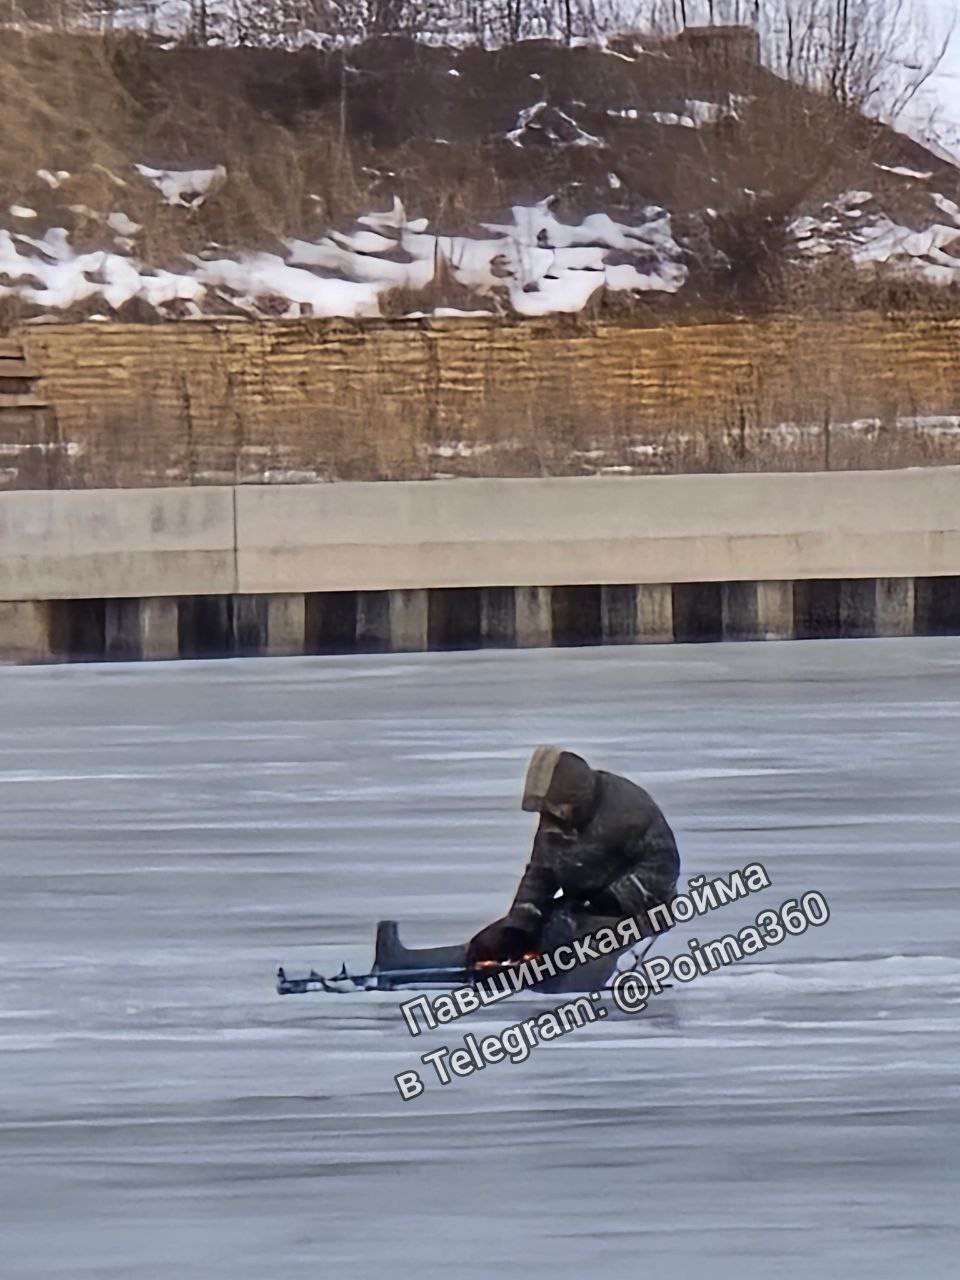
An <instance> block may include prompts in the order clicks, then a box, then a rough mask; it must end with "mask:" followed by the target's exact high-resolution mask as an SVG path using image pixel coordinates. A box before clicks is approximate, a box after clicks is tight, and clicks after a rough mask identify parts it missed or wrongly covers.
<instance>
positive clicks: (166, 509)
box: [0, 486, 237, 600]
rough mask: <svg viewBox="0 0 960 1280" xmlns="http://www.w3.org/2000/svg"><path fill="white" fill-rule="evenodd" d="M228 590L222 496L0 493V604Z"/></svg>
mask: <svg viewBox="0 0 960 1280" xmlns="http://www.w3.org/2000/svg"><path fill="white" fill-rule="evenodd" d="M236 590H237V582H236V531H235V521H234V496H233V490H232V489H231V488H228V487H213V486H210V487H205V488H193V489H189V488H184V489H90V490H85V491H59V492H57V491H53V490H37V491H21V492H16V493H4V494H0V600H65V599H73V600H78V599H97V598H117V597H124V596H127V597H130V596H133V597H142V596H176V595H203V594H208V593H209V594H229V593H230V592H233V591H236Z"/></svg>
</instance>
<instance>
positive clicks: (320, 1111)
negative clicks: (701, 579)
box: [0, 640, 960, 1280]
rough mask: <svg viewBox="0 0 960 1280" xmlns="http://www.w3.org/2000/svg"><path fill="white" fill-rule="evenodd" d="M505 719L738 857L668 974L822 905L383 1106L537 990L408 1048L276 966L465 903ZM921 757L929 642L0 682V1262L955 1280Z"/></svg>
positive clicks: (499, 898) (509, 797) (365, 945)
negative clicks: (729, 895)
mask: <svg viewBox="0 0 960 1280" xmlns="http://www.w3.org/2000/svg"><path fill="white" fill-rule="evenodd" d="M539 742H557V743H560V744H562V745H567V746H570V747H572V748H574V749H576V750H580V751H582V752H583V753H584V754H585V755H586V756H587V757H588V758H589V759H590V760H591V761H593V762H594V763H596V764H599V765H601V766H604V767H607V768H611V769H614V770H623V771H624V772H627V773H630V774H632V775H633V776H634V777H636V778H637V779H638V780H640V781H642V782H644V783H646V784H647V785H648V786H649V787H650V789H651V790H652V791H653V792H654V794H655V795H656V796H657V798H658V799H659V800H660V801H661V803H662V804H663V806H664V808H665V809H666V811H667V813H668V815H669V817H670V818H671V819H672V821H673V823H674V825H675V827H676V829H677V832H678V836H679V839H680V843H681V850H682V853H683V857H684V874H685V876H686V877H689V876H694V875H697V874H698V873H701V872H702V873H705V874H707V875H708V876H709V875H713V874H722V873H725V872H728V871H730V870H732V869H734V868H736V867H739V866H742V865H744V864H745V863H746V862H749V861H752V860H756V859H759V860H760V861H762V862H763V863H764V864H765V865H766V867H767V870H768V872H769V874H770V876H771V878H772V880H773V887H772V888H771V889H768V890H766V891H764V893H763V894H762V895H760V896H758V897H756V898H752V899H750V900H748V901H746V902H738V903H736V904H734V905H730V906H727V907H725V908H723V909H722V910H721V911H718V912H717V913H715V914H714V915H712V916H708V917H706V918H705V919H701V920H699V921H697V922H696V924H695V925H688V926H684V927H683V928H682V929H678V930H677V931H676V932H675V933H673V934H671V935H670V936H669V938H668V939H667V940H666V941H665V942H664V943H662V944H661V946H662V948H663V950H664V951H665V953H666V954H669V955H675V954H677V953H678V952H680V951H682V950H683V949H684V940H685V938H689V937H691V936H698V937H699V938H700V941H701V942H704V941H707V940H709V939H710V938H714V937H718V936H720V935H721V934H723V933H725V932H728V931H729V930H730V929H731V928H736V927H738V926H740V925H742V924H744V923H746V922H747V921H748V920H749V919H750V918H751V917H752V916H753V915H754V914H755V912H756V911H757V910H758V909H759V908H760V907H762V906H773V907H777V906H779V905H780V904H781V903H782V902H783V901H785V900H786V899H788V898H790V897H793V896H797V895H798V894H800V893H802V892H804V891H806V890H810V889H818V890H820V891H821V892H822V893H823V894H824V895H825V896H826V898H827V899H828V901H829V903H830V907H831V910H832V918H831V920H830V922H829V924H827V925H825V926H824V927H822V928H818V929H815V930H811V931H810V932H809V933H808V934H807V935H806V936H804V937H803V938H799V939H796V938H793V939H789V940H787V941H786V942H784V943H783V944H782V945H781V946H779V947H777V948H774V949H772V950H770V951H768V952H767V953H765V954H764V955H763V956H762V957H758V958H757V960H756V961H754V962H752V963H750V964H749V965H748V964H746V963H745V964H743V965H741V966H737V967H735V968H733V969H731V970H726V971H724V972H722V973H720V974H716V975H711V976H707V977H703V978H698V979H697V980H696V981H695V982H693V983H691V984H690V985H688V986H683V987H677V988H675V989H674V990H673V991H671V992H669V993H667V994H665V995H664V996H663V997H662V998H661V999H660V1001H659V1002H657V1003H656V1004H654V1005H653V1006H652V1007H651V1009H650V1010H649V1011H648V1012H647V1013H646V1014H645V1015H643V1016H640V1017H633V1018H625V1017H618V1018H609V1019H607V1020H606V1021H605V1022H600V1023H597V1024H595V1025H593V1026H588V1027H584V1028H583V1029H581V1030H579V1031H575V1032H573V1033H572V1034H570V1035H568V1036H566V1037H565V1038H563V1039H561V1040H557V1041H555V1042H554V1043H552V1044H549V1045H545V1046H542V1047H540V1048H538V1049H537V1050H536V1051H535V1052H534V1053H533V1054H532V1056H531V1058H530V1060H529V1061H527V1062H526V1063H523V1064H522V1065H509V1064H504V1065H499V1066H491V1067H489V1068H487V1069H485V1070H484V1071H483V1072H481V1073H478V1074H476V1075H474V1076H472V1077H470V1078H469V1079H461V1080H455V1081H454V1082H453V1083H452V1084H450V1085H449V1086H447V1087H441V1086H440V1085H439V1084H438V1083H437V1082H436V1080H435V1079H433V1078H431V1074H430V1072H429V1069H422V1070H423V1071H424V1075H425V1078H426V1079H427V1089H426V1091H425V1093H424V1094H423V1095H422V1096H421V1097H420V1098H418V1099H416V1100H412V1101H410V1102H403V1101H401V1099H400V1097H399V1096H398V1094H397V1092H396V1090H395V1087H394V1084H393V1079H392V1077H393V1075H394V1073H396V1072H398V1071H402V1070H405V1069H408V1068H411V1067H417V1066H418V1065H419V1064H418V1062H417V1058H418V1056H419V1054H421V1053H423V1052H425V1051H426V1049H427V1048H428V1047H434V1046H435V1045H437V1044H440V1043H448V1044H452V1043H455V1042H456V1041H457V1039H458V1038H459V1037H461V1036H462V1035H463V1033H464V1031H465V1030H468V1029H469V1030H472V1031H474V1032H478V1031H481V1032H483V1034H486V1033H488V1032H489V1031H493V1030H496V1029H497V1028H498V1027H499V1028H502V1027H503V1026H505V1025H507V1024H508V1023H509V1022H511V1021H516V1019H517V1018H518V1017H521V1016H525V1015H526V1014H527V1012H528V1010H529V1009H530V1007H531V1006H532V1005H536V1001H535V1000H534V998H533V997H529V996H528V997H525V998H523V999H522V1000H521V999H519V998H518V1000H515V1001H513V1002H510V1003H506V1004H500V1005H497V1006H495V1007H493V1008H491V1009H489V1010H486V1011H485V1012H484V1013H483V1015H482V1017H474V1018H472V1019H469V1020H468V1022H467V1024H466V1025H464V1024H462V1023H461V1024H457V1025H456V1026H455V1027H447V1028H446V1029H445V1030H446V1034H445V1035H444V1036H441V1035H440V1034H439V1032H438V1033H428V1034H427V1035H425V1036H423V1037H421V1038H419V1039H416V1040H414V1039H412V1038H411V1037H410V1036H409V1034H408V1033H407V1031H406V1029H405V1027H404V1025H403V1023H402V1021H401V1019H400V1016H399V1012H398V1009H397V1004H398V1001H399V997H397V996H394V995H390V994H387V993H384V994H372V995H367V996H363V995H359V996H351V997H318V996H311V997H302V998H289V999H285V1000H281V999H279V998H278V997H277V996H276V995H275V994H274V992H273V987H272V980H273V971H274V969H275V966H276V964H277V962H278V961H280V960H282V961H284V962H285V963H287V964H289V966H290V967H291V968H298V967H303V966H305V965H307V964H309V963H314V964H316V965H318V966H322V967H331V966H336V965H339V963H340V961H341V960H342V959H346V960H347V961H348V962H350V963H351V964H355V965H356V966H358V967H363V966H365V965H366V964H367V963H368V962H369V960H370V958H371V942H372V936H373V922H374V921H375V920H376V919H377V918H378V917H381V916H395V917H397V918H398V919H399V920H400V921H401V922H402V924H403V926H404V929H403V932H404V937H405V938H406V939H408V940H409V941H411V942H413V943H419V944H426V943H430V942H434V941H436V942H442V941H447V940H451V939H457V938H460V937H463V936H464V935H465V934H467V933H468V932H470V931H473V930H474V929H475V928H477V927H478V926H479V925H480V924H481V923H483V922H484V921H485V920H486V919H488V918H490V917H492V916H493V915H495V914H499V913H500V912H501V911H502V910H503V909H504V908H505V906H506V904H507V903H508V901H509V898H510V895H511V893H512V890H513V886H514V883H515V880H516V878H517V876H518V875H519V872H520V870H521V868H522V864H523V861H524V857H525V853H526V850H527V848H528V845H529V840H530V837H531V830H532V823H531V819H530V817H529V815H526V814H523V813H522V812H521V811H520V809H519V804H518V790H519V787H520V783H521V779H522V775H523V769H524V764H525V760H526V757H527V755H528V753H529V751H530V749H531V747H533V746H534V745H535V744H536V743H539ZM958 762H960V642H958V641H937V640H933V641H920V640H917V641H903V642H899V641H891V642H885V641H863V642H860V641H847V642H837V643H833V642H818V643H813V644H792V645H769V646H763V645H753V646H722V647H700V648H664V649H633V650H612V649H608V650H582V651H563V652H549V653H513V654H508V653H502V654H460V655H449V656H441V655H416V656H411V657H409V658H403V659H398V658H386V657H367V658H351V659H312V660H311V659H307V660H290V661H278V662H271V661H265V660H259V661H254V662H233V663H223V664H208V663H196V664H170V665H164V666H136V667H134V666H130V667H123V666H120V667H117V666H115V667H106V666H105V667H73V668H66V667H60V668H45V669H17V670H14V669H7V670H4V671H0V805H2V823H0V1144H2V1145H0V1156H2V1160H0V1276H2V1278H3V1280H59V1278H60V1277H71V1278H73V1277H76V1278H78V1280H79V1278H81V1277H82V1278H84V1280H195V1278H196V1280H307V1278H308V1277H309V1280H326V1278H327V1277H329V1278H330V1280H382V1278H383V1277H391V1278H392V1277H395V1278H396V1280H437V1278H439V1277H444V1278H445V1280H447V1278H449V1277H456V1278H457V1280H473V1277H488V1276H503V1277H508V1278H510V1280H513V1278H514V1277H516V1278H522V1280H540V1278H541V1277H542V1278H544V1280H547V1278H550V1280H555V1278H558V1277H559V1278H561V1280H568V1278H569V1280H580V1278H581V1277H596V1278H597V1280H600V1278H602V1280H608V1278H610V1280H613V1278H615V1277H620V1276H623V1277H629V1278H631V1280H632V1278H633V1277H640V1276H645V1275H647V1274H650V1275H651V1276H655V1277H663V1278H664V1280H688V1278H689V1280H694V1278H695V1277H696V1278H699V1277H710V1278H712V1280H726V1278H727V1277H730V1278H731V1280H732V1278H733V1277H737V1278H738V1280H744V1278H746V1280H753V1278H754V1277H758V1278H759V1277H763V1278H764V1280H768V1278H769V1277H774V1278H778V1277H781V1278H782V1277H789V1278H790V1280H794V1278H796V1280H800V1278H801V1277H802V1278H803V1280H812V1278H816V1280H861V1278H862V1280H893V1278H894V1277H896V1280H903V1278H904V1277H916V1278H917V1280H954V1278H955V1277H956V1276H957V1275H958V1266H960V1264H958V1261H957V1259H958V1257H960V1192H958V1186H960V1084H958V1067H960V789H958V781H957V770H958ZM536 1007H537V1008H540V1007H541V1006H536Z"/></svg>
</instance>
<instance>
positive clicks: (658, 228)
mask: <svg viewBox="0 0 960 1280" xmlns="http://www.w3.org/2000/svg"><path fill="white" fill-rule="evenodd" d="M154 173H155V171H153V170H150V171H149V173H148V176H151V175H153V174H154ZM208 176H209V175H208ZM181 179H182V180H181ZM151 180H153V178H151ZM211 181H212V178H211ZM157 185H158V187H159V189H160V192H161V195H162V198H163V199H164V200H166V201H167V202H168V203H176V202H177V201H176V200H173V199H171V197H172V195H174V194H175V193H179V192H181V191H190V192H194V191H196V189H197V187H198V185H202V183H199V182H198V179H197V174H196V173H188V174H185V175H177V174H174V173H171V172H165V173H164V175H163V180H162V181H160V180H157ZM549 203H550V202H549V201H544V202H542V203H541V204H539V205H537V206H535V207H533V208H523V207H521V206H516V207H514V208H513V209H512V210H511V218H512V220H511V221H510V222H509V223H504V224H502V225H492V224H491V225H489V226H487V227H486V228H485V229H486V230H487V231H489V232H490V235H489V237H487V238H484V239H478V238H472V237H469V236H443V235H437V234H435V233H434V232H432V231H430V230H429V229H428V226H429V224H428V221H427V219H426V218H415V219H408V217H407V215H406V211H405V210H404V207H403V205H402V204H401V202H400V201H399V200H397V199H394V202H393V207H392V208H391V209H390V210H388V211H386V212H372V213H369V214H367V215H365V216H362V217H360V218H358V219H357V222H358V224H359V228H360V229H359V230H355V231H353V232H348V233H339V232H332V233H331V234H330V235H327V236H324V237H322V238H321V239H319V240H317V241H307V240H298V239H291V240H288V241H287V242H286V250H287V253H286V256H285V257H281V256H280V255H279V254H273V253H253V254H241V255H238V256H233V257H219V256H211V255H207V256H204V257H200V256H197V255H187V257H188V258H189V260H190V265H189V266H188V267H187V268H186V269H185V270H184V271H183V272H182V273H176V272H171V271H158V270H151V269H148V268H145V267H144V266H143V265H142V264H140V263H138V262H137V260H136V258H135V257H134V256H132V255H131V254H129V253H128V252H122V251H120V250H123V249H127V248H129V246H130V236H131V234H134V235H135V234H136V230H138V228H137V224H136V223H133V222H132V221H131V220H130V219H129V218H127V216H126V215H125V214H124V213H122V212H119V211H118V212H115V213H113V214H111V215H110V217H109V218H108V219H107V220H106V221H107V223H108V225H110V226H111V227H115V228H116V229H117V230H118V233H119V234H118V235H117V237H116V242H115V243H116V248H117V250H118V251H116V252H109V251H95V252H90V253H82V252H77V251H76V250H75V249H74V248H73V247H72V246H71V244H70V238H69V236H68V233H67V231H66V230H65V229H64V228H63V227H53V228H51V229H49V230H47V231H46V232H45V234H43V235H37V234H31V233H28V232H26V231H21V232H15V233H13V234H11V233H10V232H8V231H2V230H0V274H2V275H3V276H4V277H5V278H6V279H7V280H8V281H9V282H10V283H8V284H5V285H0V296H3V295H10V294H13V295H15V296H17V297H19V298H21V299H22V300H23V301H25V302H28V303H33V304H35V305H38V306H41V307H49V308H51V309H63V310H65V309H68V308H70V307H72V306H75V305H76V304H78V303H80V302H85V301H87V300H88V299H90V298H102V300H103V301H104V303H106V304H107V306H109V307H111V308H113V309H114V310H117V309H119V308H120V307H121V306H123V305H124V304H125V303H127V302H129V301H131V300H132V299H134V298H137V299H140V300H141V301H143V302H146V303H147V304H148V305H149V306H151V307H155V308H157V309H158V310H160V311H163V309H164V308H166V307H167V306H169V305H170V304H172V303H184V304H186V310H187V313H188V314H194V315H198V314H200V313H201V312H202V310H203V309H204V305H205V303H207V302H209V301H212V300H214V299H216V298H217V297H220V298H221V299H223V300H227V299H228V300H229V302H230V304H231V305H232V306H233V307H236V308H237V309H238V310H240V311H247V312H250V313H251V314H256V313H257V311H258V310H259V309H260V308H261V306H262V305H263V304H264V303H268V304H269V310H270V312H271V314H276V311H277V306H276V304H277V302H278V301H279V302H282V303H286V304H287V305H286V308H285V309H284V310H283V312H282V313H283V314H284V315H286V316H297V315H307V316H377V315H379V314H380V298H381V296H382V295H383V294H384V293H385V292H387V291H389V290H392V289H397V288H402V289H408V290H421V289H424V288H426V287H427V286H428V285H429V284H431V283H432V282H433V281H434V279H435V278H436V276H437V274H438V272H439V271H440V270H441V267H442V268H443V269H444V270H447V271H448V272H450V274H451V275H452V276H453V278H454V279H455V280H456V282H457V283H458V284H459V285H462V286H463V287H464V288H466V289H467V290H469V291H471V292H472V293H474V294H476V295H477V297H478V298H480V299H484V298H487V299H489V298H492V297H495V296H496V295H497V293H498V292H499V291H502V292H503V293H504V294H505V295H506V297H507V298H508V299H509V304H510V307H511V308H512V310H513V311H515V312H517V313H518V314H520V315H527V316H537V315H545V314H548V313H550V312H575V311H580V310H582V309H583V307H584V306H585V305H586V303H587V302H588V301H589V299H590V298H591V297H592V296H593V294H594V293H596V291H597V290H598V289H600V288H601V287H606V288H607V289H613V290H637V291H660V292H666V293H673V292H676V291H677V290H678V289H679V288H681V286H682V285H683V283H684V281H685V280H686V278H687V268H686V267H685V266H684V265H683V264H682V263H681V262H680V261H679V258H680V256H681V254H680V249H679V247H678V245H677V243H676V241H675V240H674V238H673V234H672V231H671V225H670V218H669V216H668V215H667V214H666V213H665V212H664V211H663V210H662V209H657V208H651V209H649V210H648V211H647V217H646V219H645V221H643V222H642V223H641V224H640V225H638V226H625V225H621V224H620V223H617V222H614V221H613V219H611V218H610V217H609V216H608V215H607V214H605V213H598V214H593V215H591V216H590V217H587V218H585V219H584V220H583V222H581V223H580V224H579V225H568V224H566V223H563V222H560V221H559V220H558V219H557V218H555V217H554V216H553V214H552V213H551V212H550V209H549ZM11 212H15V216H18V217H20V218H23V219H26V218H27V217H31V218H32V217H33V216H34V214H33V211H32V210H30V211H26V210H22V209H20V210H16V211H14V210H11ZM447 310H448V311H449V308H448V309H447Z"/></svg>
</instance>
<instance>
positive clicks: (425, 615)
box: [390, 589, 430, 653]
mask: <svg viewBox="0 0 960 1280" xmlns="http://www.w3.org/2000/svg"><path fill="white" fill-rule="evenodd" d="M429 618H430V611H429V593H428V592H427V591H426V590H422V589H417V590H413V591H391V592H390V648H391V649H392V650H393V652H394V653H422V652H423V651H424V650H425V649H426V648H427V636H428V625H429Z"/></svg>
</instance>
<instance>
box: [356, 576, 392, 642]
mask: <svg viewBox="0 0 960 1280" xmlns="http://www.w3.org/2000/svg"><path fill="white" fill-rule="evenodd" d="M357 649H358V650H359V651H360V652H361V653H387V652H388V651H389V649H390V594H389V592H387V591H358V592H357Z"/></svg>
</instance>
